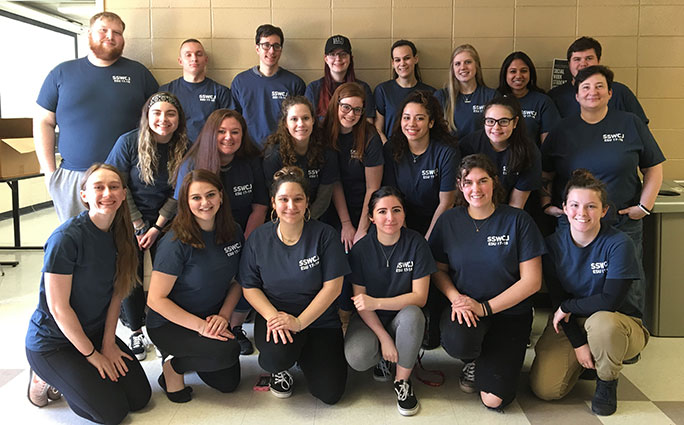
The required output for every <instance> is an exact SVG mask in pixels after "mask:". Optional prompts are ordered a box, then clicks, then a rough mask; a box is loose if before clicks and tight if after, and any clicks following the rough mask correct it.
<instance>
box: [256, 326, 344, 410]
mask: <svg viewBox="0 0 684 425" xmlns="http://www.w3.org/2000/svg"><path fill="white" fill-rule="evenodd" d="M292 338H293V340H294V342H292V343H289V342H288V343H287V344H283V343H281V342H279V343H278V344H275V343H273V339H271V340H270V341H269V342H266V320H264V318H263V317H261V315H259V314H257V316H256V319H255V320H254V342H255V343H256V346H257V348H258V349H259V365H260V366H261V367H262V368H263V369H264V370H265V371H267V372H270V373H277V372H282V371H284V370H287V369H289V368H291V367H292V366H294V364H295V362H296V363H299V366H300V367H301V368H302V372H304V377H306V381H307V383H308V384H309V392H310V393H311V395H313V396H314V397H316V398H317V399H319V400H321V401H322V402H323V403H326V404H335V403H337V402H338V401H339V400H340V398H342V394H344V389H345V387H346V385H347V361H346V360H345V358H344V337H343V336H342V329H340V328H330V329H320V328H307V329H304V330H303V331H301V332H299V333H296V334H292Z"/></svg>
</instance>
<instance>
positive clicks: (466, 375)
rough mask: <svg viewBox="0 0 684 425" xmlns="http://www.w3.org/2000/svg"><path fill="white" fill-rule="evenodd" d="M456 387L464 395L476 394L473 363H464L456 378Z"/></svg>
mask: <svg viewBox="0 0 684 425" xmlns="http://www.w3.org/2000/svg"><path fill="white" fill-rule="evenodd" d="M458 386H459V387H460V388H461V391H463V392H464V393H468V394H472V393H474V392H477V388H475V362H474V361H473V362H470V363H466V364H465V366H463V370H462V371H461V377H460V378H458Z"/></svg>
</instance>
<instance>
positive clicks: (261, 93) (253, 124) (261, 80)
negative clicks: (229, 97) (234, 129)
mask: <svg viewBox="0 0 684 425" xmlns="http://www.w3.org/2000/svg"><path fill="white" fill-rule="evenodd" d="M230 88H231V91H232V94H233V100H234V101H235V109H237V111H238V112H240V113H241V114H242V116H243V117H244V118H245V121H247V128H248V130H249V135H250V136H252V140H254V141H255V142H256V144H257V146H259V147H260V148H262V147H263V146H264V143H265V141H266V138H267V137H268V135H269V134H271V133H273V132H274V131H275V130H276V128H277V127H278V118H279V117H280V105H281V103H282V102H283V100H285V99H286V98H287V97H291V96H296V95H303V94H304V90H305V89H306V85H305V84H304V80H302V79H301V78H299V77H298V76H296V75H295V74H293V73H291V72H290V71H288V70H286V69H285V68H279V69H278V72H276V73H275V74H274V75H272V76H270V77H266V76H264V75H262V74H261V73H260V72H259V67H258V66H255V67H253V68H250V69H248V70H246V71H243V72H241V73H239V74H238V75H236V76H235V78H234V79H233V84H231V86H230Z"/></svg>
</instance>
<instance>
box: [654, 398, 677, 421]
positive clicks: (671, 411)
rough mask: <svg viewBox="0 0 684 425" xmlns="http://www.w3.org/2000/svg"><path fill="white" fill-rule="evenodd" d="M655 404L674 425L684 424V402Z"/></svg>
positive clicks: (655, 402)
mask: <svg viewBox="0 0 684 425" xmlns="http://www.w3.org/2000/svg"><path fill="white" fill-rule="evenodd" d="M653 404H655V405H656V406H658V408H659V409H660V410H662V411H663V413H665V414H666V415H667V417H668V418H670V419H671V420H672V422H673V423H675V424H678V425H682V424H684V401H654V402H653Z"/></svg>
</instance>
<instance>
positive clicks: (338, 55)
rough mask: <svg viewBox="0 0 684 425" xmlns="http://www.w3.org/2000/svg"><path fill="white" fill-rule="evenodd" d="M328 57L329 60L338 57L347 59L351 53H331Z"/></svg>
mask: <svg viewBox="0 0 684 425" xmlns="http://www.w3.org/2000/svg"><path fill="white" fill-rule="evenodd" d="M326 56H327V57H329V58H334V57H335V56H337V57H338V58H339V59H346V58H348V57H349V53H347V52H345V51H341V52H330V53H328V54H326Z"/></svg>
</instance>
